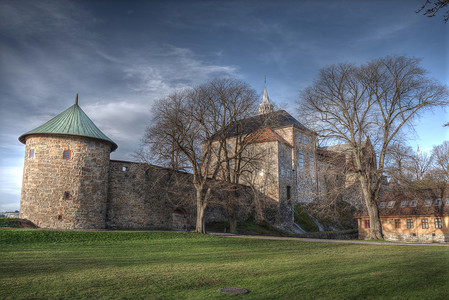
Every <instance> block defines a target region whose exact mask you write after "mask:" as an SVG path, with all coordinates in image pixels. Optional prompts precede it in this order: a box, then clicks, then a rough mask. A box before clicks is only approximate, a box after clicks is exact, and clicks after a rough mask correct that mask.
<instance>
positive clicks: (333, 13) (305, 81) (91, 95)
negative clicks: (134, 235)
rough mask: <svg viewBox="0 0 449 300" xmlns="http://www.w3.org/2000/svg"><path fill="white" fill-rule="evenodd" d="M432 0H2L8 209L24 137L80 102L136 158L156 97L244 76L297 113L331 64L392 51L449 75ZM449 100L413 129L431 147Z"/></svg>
mask: <svg viewBox="0 0 449 300" xmlns="http://www.w3.org/2000/svg"><path fill="white" fill-rule="evenodd" d="M423 2H425V1H424V0H416V1H415V0H404V1H401V0H396V1H387V0H377V1H374V0H372V1H364V0H352V1H344V0H342V1H331V0H329V1H320V0H315V1H282V0H281V1H263V0H259V1H255V0H254V1H226V0H223V1H218V0H217V1H170V0H168V1H141V0H139V1H138V0H134V1H133V0H126V1H100V0H97V1H96V0H90V1H87V0H86V1H65V0H56V1H45V0H40V1H34V0H31V1H24V0H22V1H17V0H2V1H1V2H0V105H1V106H0V107H1V109H0V211H11V210H18V209H19V205H20V190H21V181H22V169H23V161H24V155H25V153H24V151H25V145H23V144H21V143H20V142H19V141H18V137H19V136H20V135H21V134H23V133H25V132H28V131H29V130H32V129H34V128H36V127H38V126H40V125H42V124H43V123H45V122H46V121H48V120H50V119H51V118H52V117H54V116H55V115H57V114H59V113H60V112H62V111H64V110H65V109H66V108H68V107H70V106H71V105H73V103H74V100H75V95H76V93H79V104H80V106H81V108H82V109H83V110H84V111H85V112H86V113H87V115H88V116H89V117H90V119H91V120H92V121H93V122H94V123H95V124H96V125H97V126H98V127H99V128H100V129H101V130H102V131H103V132H104V133H105V134H106V135H107V136H108V137H110V138H111V139H112V140H113V141H114V142H116V143H117V144H118V146H119V147H118V149H117V150H116V151H115V152H113V153H112V154H111V159H120V160H131V161H132V160H134V158H133V156H132V155H133V153H134V152H135V151H136V150H138V148H139V145H140V140H141V138H142V136H143V134H144V131H145V128H146V127H147V126H148V125H149V122H150V120H151V106H152V103H154V101H155V100H157V99H159V98H161V97H164V96H166V95H168V94H170V93H171V92H173V91H176V90H178V89H182V88H187V87H192V86H195V85H198V84H201V83H204V82H206V81H207V80H209V79H214V78H221V77H234V78H238V79H241V80H243V81H245V82H247V83H248V84H250V86H251V87H253V88H254V89H256V90H257V91H258V92H259V93H260V97H261V99H262V93H263V87H264V76H265V75H266V76H267V89H268V94H269V96H270V99H271V100H272V101H273V102H274V103H275V104H277V105H278V106H280V107H282V108H284V109H286V110H287V111H289V112H290V113H291V114H292V115H293V116H295V115H296V111H297V108H296V107H297V104H296V101H297V100H298V99H299V94H300V91H301V90H302V89H304V88H306V87H307V86H310V85H311V84H312V83H313V80H314V79H315V78H317V76H318V72H319V70H320V69H322V68H324V67H326V66H328V65H331V64H337V63H356V64H363V63H366V62H368V61H369V60H371V59H375V58H379V57H383V56H387V55H406V56H414V57H418V58H421V59H422V61H421V66H422V67H424V68H425V69H426V70H427V71H428V76H429V77H431V78H434V79H436V80H438V81H439V82H440V83H443V84H446V85H449V58H448V54H449V51H448V50H449V23H448V24H445V23H444V22H443V14H444V12H440V14H439V15H437V16H436V17H434V18H428V17H425V16H423V15H421V14H417V13H415V11H416V10H417V9H419V7H420V6H421V5H422V3H423ZM447 121H449V113H448V111H443V110H442V109H440V110H436V111H433V112H429V113H426V114H424V115H423V116H422V117H421V119H420V120H419V121H418V122H417V124H416V130H415V132H413V133H410V134H409V137H408V138H409V144H410V145H411V146H413V147H414V148H415V147H416V146H417V144H419V147H420V150H421V151H423V150H424V151H429V150H430V149H431V148H432V146H434V145H438V144H441V143H442V142H443V141H444V140H449V129H448V127H442V124H443V123H444V122H447Z"/></svg>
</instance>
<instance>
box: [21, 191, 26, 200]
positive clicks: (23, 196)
mask: <svg viewBox="0 0 449 300" xmlns="http://www.w3.org/2000/svg"><path fill="white" fill-rule="evenodd" d="M25 196H26V193H25V192H23V193H22V199H24V200H25Z"/></svg>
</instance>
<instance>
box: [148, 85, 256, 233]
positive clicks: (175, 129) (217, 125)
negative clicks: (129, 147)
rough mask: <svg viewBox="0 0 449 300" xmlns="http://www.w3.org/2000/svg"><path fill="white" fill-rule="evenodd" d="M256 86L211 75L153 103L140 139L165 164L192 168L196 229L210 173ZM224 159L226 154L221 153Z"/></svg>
mask: <svg viewBox="0 0 449 300" xmlns="http://www.w3.org/2000/svg"><path fill="white" fill-rule="evenodd" d="M256 101H257V94H256V92H255V91H254V90H253V89H251V88H250V87H249V86H248V85H247V84H246V83H244V82H242V81H238V80H235V79H216V80H211V81H209V82H207V83H206V84H203V85H200V86H197V87H195V88H193V89H188V90H183V91H179V92H175V93H173V94H171V95H169V96H167V97H165V98H163V99H160V100H159V101H158V102H157V103H156V104H155V105H154V107H153V120H152V123H151V124H150V126H149V127H148V129H147V133H146V136H145V138H144V140H145V141H146V143H147V144H148V145H150V146H151V147H150V153H151V154H152V155H154V156H156V157H158V158H160V159H161V160H162V161H163V162H164V163H165V164H166V165H167V166H170V167H173V168H176V169H187V170H189V171H190V172H191V173H192V176H193V180H192V181H193V185H194V187H195V191H196V195H195V199H196V216H197V217H196V229H195V230H196V231H197V232H199V233H205V232H206V229H205V211H206V208H207V206H208V204H209V200H210V199H211V192H212V188H213V187H212V185H211V182H213V180H214V179H216V178H217V177H218V175H219V170H220V165H221V164H222V163H223V161H217V159H216V157H218V158H220V159H222V158H223V156H222V155H221V151H223V150H224V149H227V145H226V139H225V138H224V137H225V136H226V135H227V132H228V131H229V130H230V128H232V124H234V123H236V122H237V121H238V120H240V119H244V118H247V117H248V116H249V115H251V114H252V113H253V110H254V106H255V103H256ZM226 159H228V158H226Z"/></svg>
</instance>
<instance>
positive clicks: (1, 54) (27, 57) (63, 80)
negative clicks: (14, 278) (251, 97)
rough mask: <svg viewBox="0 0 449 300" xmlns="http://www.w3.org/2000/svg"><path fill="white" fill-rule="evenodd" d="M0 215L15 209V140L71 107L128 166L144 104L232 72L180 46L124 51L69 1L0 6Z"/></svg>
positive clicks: (19, 157)
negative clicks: (76, 103) (110, 143)
mask: <svg viewBox="0 0 449 300" xmlns="http://www.w3.org/2000/svg"><path fill="white" fill-rule="evenodd" d="M0 19H1V21H0V22H1V25H2V26H1V27H0V30H1V32H0V75H1V76H0V77H1V78H2V80H1V81H0V99H1V102H2V103H1V104H2V110H1V111H0V127H1V128H2V131H1V132H0V151H1V152H2V155H3V157H4V159H5V160H7V161H10V163H8V165H5V164H3V163H2V173H1V176H0V209H3V208H8V209H17V208H18V206H19V199H20V186H21V175H20V172H19V171H21V170H22V168H23V151H24V147H23V145H22V144H20V143H19V142H18V140H17V138H18V136H20V135H21V134H23V133H25V132H27V131H29V130H31V129H34V128H35V127H37V126H39V125H41V124H43V123H45V122H46V121H48V120H50V119H51V118H52V117H54V116H55V115H57V114H58V113H60V112H62V111H63V110H65V109H66V108H68V107H69V106H70V105H72V104H73V101H74V99H75V94H76V93H78V92H79V93H80V98H79V103H80V106H81V107H82V108H83V110H84V111H85V112H86V113H87V114H88V116H89V117H90V118H91V119H92V120H93V122H94V123H95V124H96V125H97V126H98V127H99V128H100V130H102V131H103V132H104V133H105V134H106V135H108V136H109V137H110V138H111V139H113V140H114V141H115V142H116V143H117V144H118V146H119V148H118V150H117V151H116V152H114V153H113V154H112V156H111V157H112V158H114V159H124V160H132V154H133V152H134V151H136V150H138V147H139V144H140V139H141V138H142V136H143V134H144V131H145V128H146V126H147V125H148V124H149V122H150V120H151V104H152V103H153V102H154V101H155V100H156V99H158V98H160V97H163V96H165V95H167V94H169V93H170V92H172V91H174V90H176V89H180V88H185V87H189V86H193V85H196V84H200V83H202V82H204V81H206V80H207V79H210V78H214V77H220V76H235V75H238V74H237V72H238V69H237V67H235V66H229V65H221V64H217V63H210V62H208V61H207V60H205V59H204V58H202V57H200V56H198V55H196V54H195V53H194V52H193V51H191V50H190V49H188V48H185V47H177V46H175V45H171V44H163V45H159V44H155V43H153V42H152V41H148V42H146V43H142V44H141V45H140V46H139V47H128V46H127V45H126V43H123V41H121V40H116V39H115V36H111V37H109V38H108V37H107V35H103V34H101V32H100V31H97V29H98V28H97V25H98V24H101V20H100V21H99V20H98V19H95V18H94V17H93V16H92V15H91V14H90V13H88V12H86V11H84V10H83V8H82V6H80V5H79V3H77V2H62V3H61V2H59V1H39V3H37V2H34V1H30V2H27V4H26V5H25V4H23V3H22V2H21V3H16V2H2V4H0Z"/></svg>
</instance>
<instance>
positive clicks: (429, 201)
mask: <svg viewBox="0 0 449 300" xmlns="http://www.w3.org/2000/svg"><path fill="white" fill-rule="evenodd" d="M431 205H432V200H426V201H425V202H424V206H431Z"/></svg>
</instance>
